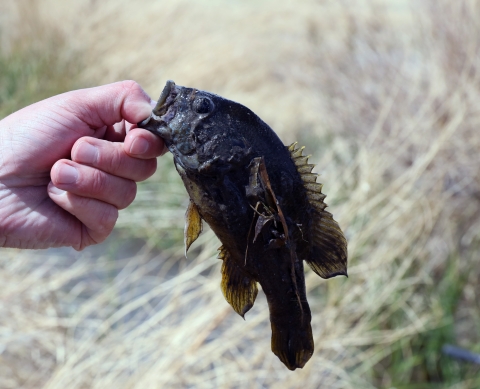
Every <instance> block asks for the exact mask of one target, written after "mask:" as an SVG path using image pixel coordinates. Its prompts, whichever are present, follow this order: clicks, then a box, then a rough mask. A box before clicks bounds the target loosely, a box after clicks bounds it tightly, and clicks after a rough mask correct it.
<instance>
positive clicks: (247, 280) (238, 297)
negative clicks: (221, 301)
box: [218, 246, 258, 319]
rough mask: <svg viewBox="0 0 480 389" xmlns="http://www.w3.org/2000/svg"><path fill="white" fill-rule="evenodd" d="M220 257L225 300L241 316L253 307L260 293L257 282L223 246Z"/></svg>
mask: <svg viewBox="0 0 480 389" xmlns="http://www.w3.org/2000/svg"><path fill="white" fill-rule="evenodd" d="M219 250H220V254H219V255H218V257H219V258H220V259H222V260H223V264H222V292H223V295H224V296H225V300H227V302H228V303H229V304H230V305H231V306H232V308H233V309H234V310H235V312H237V313H238V314H239V315H240V316H241V317H243V318H244V319H245V314H246V313H247V312H248V311H249V310H250V308H252V307H253V304H254V303H255V299H256V297H257V294H258V288H257V282H256V281H255V280H253V279H252V278H251V277H250V276H249V275H247V274H246V273H245V272H244V271H243V270H242V269H241V268H240V267H239V266H238V265H237V264H236V263H235V261H234V260H233V259H232V258H231V257H230V254H229V253H228V251H227V250H226V249H225V248H224V247H223V246H222V247H220V248H219Z"/></svg>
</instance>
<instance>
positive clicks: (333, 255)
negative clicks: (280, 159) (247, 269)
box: [287, 142, 347, 278]
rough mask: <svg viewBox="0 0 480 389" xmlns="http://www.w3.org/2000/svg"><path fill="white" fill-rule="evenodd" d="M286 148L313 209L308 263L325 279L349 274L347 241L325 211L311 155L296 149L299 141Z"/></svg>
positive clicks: (331, 217)
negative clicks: (309, 161)
mask: <svg viewBox="0 0 480 389" xmlns="http://www.w3.org/2000/svg"><path fill="white" fill-rule="evenodd" d="M287 149H288V151H289V152H290V155H291V157H292V160H293V162H294V163H295V165H296V167H297V170H298V173H299V174H300V177H301V179H302V181H303V183H304V187H305V189H306V192H307V197H308V201H309V203H310V205H311V206H312V212H311V215H312V219H313V220H312V224H311V225H312V231H311V234H310V236H311V239H312V242H311V243H312V247H311V250H310V254H309V257H308V258H305V261H306V262H307V263H308V265H309V266H310V267H311V268H312V270H313V271H314V272H315V273H317V274H318V275H319V276H320V277H322V278H330V277H335V276H337V275H347V240H346V239H345V236H344V235H343V232H342V230H341V229H340V226H339V225H338V223H337V222H336V221H335V220H334V219H333V216H332V214H331V213H330V212H327V211H325V208H326V207H327V204H325V203H324V202H323V201H324V200H325V197H326V196H325V195H324V194H323V193H322V186H323V185H322V184H320V183H317V182H316V178H317V175H316V174H315V173H312V172H311V171H312V169H313V168H314V166H315V165H312V164H309V163H308V158H309V156H304V155H302V153H303V147H301V148H297V142H295V143H292V144H291V145H290V146H288V147H287Z"/></svg>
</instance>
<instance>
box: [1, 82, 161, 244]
mask: <svg viewBox="0 0 480 389" xmlns="http://www.w3.org/2000/svg"><path fill="white" fill-rule="evenodd" d="M150 101H151V100H150V98H149V97H148V95H147V94H146V93H145V92H144V91H143V90H142V88H141V87H140V86H139V85H138V84H137V83H136V82H134V81H123V82H118V83H115V84H110V85H105V86H100V87H97V88H91V89H83V90H78V91H73V92H68V93H64V94H62V95H58V96H55V97H52V98H50V99H47V100H44V101H41V102H39V103H36V104H33V105H31V106H29V107H26V108H24V109H22V110H20V111H17V112H15V113H13V114H12V115H10V116H7V117H6V118H5V119H3V120H2V121H0V247H17V248H30V249H39V248H47V247H58V246H72V247H73V248H75V249H76V250H82V249H83V248H84V247H86V246H89V245H92V244H95V243H99V242H102V241H103V240H105V239H106V237H107V236H108V235H109V234H110V232H111V231H112V229H113V227H114V225H115V222H116V220H117V217H118V210H119V209H122V208H125V207H127V206H128V205H129V204H130V203H131V202H132V201H133V199H134V198H135V194H136V183H135V182H138V181H142V180H145V179H146V178H148V177H150V176H151V175H152V174H153V173H154V172H155V170H156V167H157V165H156V157H157V156H160V155H161V154H163V153H164V152H165V150H166V149H165V146H164V144H163V141H162V140H161V138H159V137H157V136H155V135H153V134H151V133H149V132H148V131H145V130H142V129H139V128H136V127H135V125H132V124H130V123H138V122H139V121H141V120H143V119H145V118H146V117H147V116H148V115H149V114H150V112H151V110H152V107H151V105H150ZM128 130H130V131H128ZM120 142H123V143H120Z"/></svg>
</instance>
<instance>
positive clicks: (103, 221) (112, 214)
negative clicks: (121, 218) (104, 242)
mask: <svg viewBox="0 0 480 389" xmlns="http://www.w3.org/2000/svg"><path fill="white" fill-rule="evenodd" d="M97 219H98V220H97V222H98V224H97V227H96V228H95V229H96V232H98V233H100V234H101V235H102V236H105V237H107V236H108V234H110V232H111V231H112V230H113V227H114V226H115V223H116V222H117V219H118V209H117V208H115V207H114V206H113V205H106V206H104V207H102V208H101V209H100V210H99V212H98V216H97Z"/></svg>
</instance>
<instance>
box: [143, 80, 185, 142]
mask: <svg viewBox="0 0 480 389" xmlns="http://www.w3.org/2000/svg"><path fill="white" fill-rule="evenodd" d="M179 92H180V91H179V88H177V86H176V85H175V82H173V81H171V80H168V81H167V83H166V84H165V87H164V88H163V90H162V93H161V94H160V98H159V99H158V102H157V105H156V106H155V108H154V109H153V110H152V113H151V114H150V116H149V117H148V118H146V119H145V120H142V121H141V122H139V123H138V124H137V126H138V127H140V128H143V129H145V130H148V131H150V132H153V133H154V134H156V135H159V136H161V137H162V138H165V137H168V133H170V132H171V130H170V129H169V127H168V123H169V122H170V121H171V120H172V119H173V117H174V116H175V109H174V105H173V103H174V102H175V100H176V98H177V96H178V95H179Z"/></svg>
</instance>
